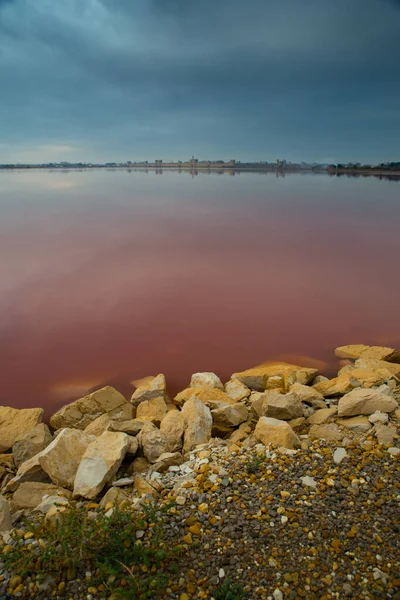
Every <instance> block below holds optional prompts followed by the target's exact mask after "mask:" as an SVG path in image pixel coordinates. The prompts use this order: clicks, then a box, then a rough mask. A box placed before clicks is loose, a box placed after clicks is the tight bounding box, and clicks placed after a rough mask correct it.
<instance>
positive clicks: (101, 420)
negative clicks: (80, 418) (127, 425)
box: [85, 413, 112, 437]
mask: <svg viewBox="0 0 400 600" xmlns="http://www.w3.org/2000/svg"><path fill="white" fill-rule="evenodd" d="M111 425H112V419H111V417H110V415H108V414H107V413H105V414H104V415H100V416H99V417H97V419H95V420H94V421H92V422H91V423H89V425H88V426H87V427H85V433H88V434H89V435H95V436H96V437H98V436H99V435H101V434H102V433H104V432H105V431H107V430H108V429H109V428H110V427H111Z"/></svg>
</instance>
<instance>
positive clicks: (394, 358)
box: [335, 344, 400, 363]
mask: <svg viewBox="0 0 400 600" xmlns="http://www.w3.org/2000/svg"><path fill="white" fill-rule="evenodd" d="M335 354H336V356H339V357H340V358H352V359H354V360H355V359H357V358H372V359H375V360H386V361H388V362H393V363H400V352H399V351H398V350H396V349H395V348H388V347H386V346H365V345H364V344H352V345H349V346H339V348H336V350H335Z"/></svg>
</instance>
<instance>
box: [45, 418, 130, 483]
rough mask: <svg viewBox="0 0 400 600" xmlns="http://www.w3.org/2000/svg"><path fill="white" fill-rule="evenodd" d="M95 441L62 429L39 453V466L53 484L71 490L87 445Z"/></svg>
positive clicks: (79, 432) (81, 433) (75, 430)
mask: <svg viewBox="0 0 400 600" xmlns="http://www.w3.org/2000/svg"><path fill="white" fill-rule="evenodd" d="M120 435H122V434H120ZM96 439H98V438H96V437H95V436H94V435H87V434H86V433H85V432H84V431H80V430H79V429H68V428H66V429H63V430H62V431H61V433H59V434H58V436H57V437H56V438H55V439H54V440H53V441H52V442H51V444H49V445H48V446H47V448H45V450H43V451H42V452H41V453H40V455H39V463H40V466H41V467H42V469H43V471H45V473H47V474H48V476H49V477H50V479H51V480H52V482H53V483H55V484H56V485H61V486H63V487H67V488H70V489H72V488H73V486H74V479H75V475H76V472H77V470H78V466H79V463H80V462H81V459H82V457H83V455H84V453H85V452H86V450H87V448H88V446H89V444H91V443H92V442H94V441H95V440H96Z"/></svg>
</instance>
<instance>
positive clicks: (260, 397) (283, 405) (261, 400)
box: [250, 390, 304, 421]
mask: <svg viewBox="0 0 400 600" xmlns="http://www.w3.org/2000/svg"><path fill="white" fill-rule="evenodd" d="M250 402H251V408H252V410H253V412H254V413H255V414H256V415H257V416H258V417H271V418H272V419H281V420H283V421H290V420H291V419H297V418H299V417H302V416H303V412H304V406H303V404H302V403H301V401H300V400H299V398H298V396H297V395H296V394H294V393H288V394H281V393H280V392H278V391H276V390H267V391H266V392H264V393H263V394H262V393H261V392H253V393H252V394H251V396H250Z"/></svg>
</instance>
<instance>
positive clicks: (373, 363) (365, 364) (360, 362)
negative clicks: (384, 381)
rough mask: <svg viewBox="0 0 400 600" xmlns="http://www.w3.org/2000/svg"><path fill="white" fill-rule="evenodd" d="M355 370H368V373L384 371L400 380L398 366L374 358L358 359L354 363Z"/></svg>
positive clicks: (399, 368) (399, 366) (399, 365)
mask: <svg viewBox="0 0 400 600" xmlns="http://www.w3.org/2000/svg"><path fill="white" fill-rule="evenodd" d="M355 367H356V368H357V369H369V370H370V371H380V370H382V369H385V370H387V371H389V372H390V373H392V375H394V376H395V377H397V378H398V379H400V364H399V363H392V362H388V361H387V360H377V359H375V358H358V359H357V360H356V362H355Z"/></svg>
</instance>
